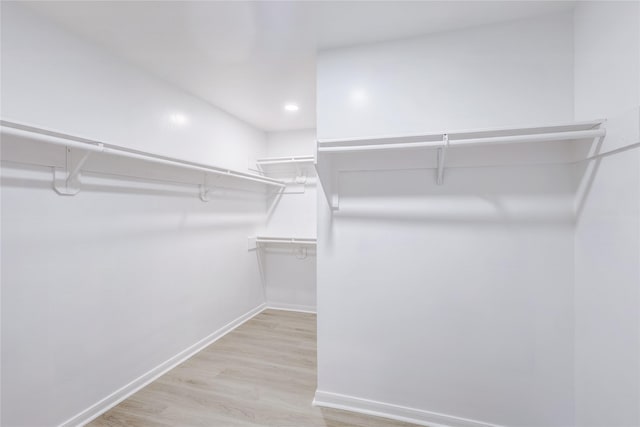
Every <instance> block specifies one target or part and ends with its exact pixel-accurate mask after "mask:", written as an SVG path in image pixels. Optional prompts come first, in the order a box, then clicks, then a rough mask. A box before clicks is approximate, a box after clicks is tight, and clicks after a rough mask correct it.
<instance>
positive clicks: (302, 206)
mask: <svg viewBox="0 0 640 427" xmlns="http://www.w3.org/2000/svg"><path fill="white" fill-rule="evenodd" d="M315 145H316V132H315V129H305V130H295V131H288V132H273V133H268V134H267V155H268V157H285V156H304V155H313V154H314V151H315ZM275 172H276V173H277V174H278V175H277V176H279V177H280V178H282V179H285V180H291V179H292V178H293V175H292V173H293V172H294V171H292V169H291V168H290V167H289V168H286V169H285V170H280V171H277V170H276V171H275ZM303 173H305V174H306V176H307V181H306V183H305V184H303V185H288V186H287V188H286V189H285V193H284V194H283V195H282V196H281V197H279V198H278V200H277V203H275V204H274V205H273V206H274V208H273V209H272V210H271V211H270V215H269V216H268V218H267V223H266V228H265V232H264V234H265V235H267V236H285V237H286V236H289V237H316V235H317V232H316V227H317V220H316V212H317V209H316V198H317V192H316V186H317V176H316V173H315V170H314V167H313V165H310V164H309V165H306V166H304V167H303ZM274 202H275V201H274ZM262 256H263V260H262V261H263V266H264V271H263V273H264V280H265V284H266V293H267V301H268V303H269V305H271V306H277V307H289V308H298V309H306V310H312V311H315V308H316V251H315V248H308V249H307V252H306V257H304V255H303V254H300V253H298V252H297V251H296V248H292V247H282V246H269V247H266V248H264V250H263V251H262ZM303 257H304V258H303ZM301 258H302V259H301Z"/></svg>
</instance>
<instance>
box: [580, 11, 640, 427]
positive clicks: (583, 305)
mask: <svg viewBox="0 0 640 427" xmlns="http://www.w3.org/2000/svg"><path fill="white" fill-rule="evenodd" d="M575 75H576V78H575V95H576V103H575V113H576V118H577V119H583V118H586V117H593V116H598V117H606V118H607V119H608V124H607V128H608V131H607V132H608V133H607V137H606V138H605V140H604V141H603V143H602V145H601V146H600V147H598V149H597V150H594V153H595V152H600V153H604V152H607V151H610V150H612V149H616V148H622V147H626V146H627V147H628V146H629V145H630V144H633V143H636V144H637V143H639V142H640V124H639V123H640V113H639V111H640V110H639V105H640V5H639V4H638V3H637V2H580V3H579V4H578V5H577V6H576V9H575ZM577 174H578V175H577V177H578V181H579V184H580V187H579V190H578V192H577V195H576V210H577V222H576V235H575V269H576V272H575V274H576V278H575V279H576V282H575V316H576V317H575V340H576V341H575V342H576V347H575V358H576V364H575V381H576V385H575V394H576V425H579V426H584V427H587V426H594V427H595V426H604V425H606V426H612V427H620V426H637V425H640V148H638V147H636V148H631V149H627V150H624V151H620V152H617V153H615V154H611V155H609V156H605V157H602V158H599V159H594V160H592V161H590V162H586V163H583V164H580V165H578V167H577Z"/></svg>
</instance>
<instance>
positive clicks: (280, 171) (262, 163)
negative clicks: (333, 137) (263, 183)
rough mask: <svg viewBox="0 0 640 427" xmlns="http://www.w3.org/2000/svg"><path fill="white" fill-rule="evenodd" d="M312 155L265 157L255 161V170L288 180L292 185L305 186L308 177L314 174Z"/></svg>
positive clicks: (313, 158)
mask: <svg viewBox="0 0 640 427" xmlns="http://www.w3.org/2000/svg"><path fill="white" fill-rule="evenodd" d="M315 161H316V160H315V156H314V155H306V156H288V157H266V158H262V159H257V160H256V167H257V170H258V171H259V172H260V173H261V174H263V175H265V176H271V177H273V178H278V179H282V178H286V179H290V180H292V181H290V182H291V183H294V184H305V183H306V182H307V178H308V177H309V175H311V174H314V173H315V169H314V167H313V165H314V164H315Z"/></svg>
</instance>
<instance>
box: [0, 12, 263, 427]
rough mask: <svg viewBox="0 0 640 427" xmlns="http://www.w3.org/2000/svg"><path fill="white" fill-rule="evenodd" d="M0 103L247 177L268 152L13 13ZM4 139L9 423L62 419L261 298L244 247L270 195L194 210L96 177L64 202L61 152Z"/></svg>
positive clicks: (190, 193) (148, 79)
mask: <svg viewBox="0 0 640 427" xmlns="http://www.w3.org/2000/svg"><path fill="white" fill-rule="evenodd" d="M1 101H2V113H3V117H7V118H11V119H13V120H17V121H24V122H29V123H33V124H38V125H41V126H49V127H52V128H56V129H59V130H61V131H64V132H68V133H72V134H74V133H79V134H82V135H85V136H88V137H92V138H97V139H103V140H105V141H106V142H115V143H121V144H123V145H127V146H129V147H134V148H138V149H145V150H149V151H153V152H157V153H162V154H168V155H175V156H177V157H182V158H187V159H191V160H196V161H201V162H214V163H218V164H227V165H228V166H233V167H237V168H243V169H246V167H247V158H248V155H249V154H251V155H253V156H254V157H255V156H256V155H264V153H265V149H266V144H265V136H264V134H263V133H262V132H260V131H257V130H255V129H253V128H251V127H249V126H247V125H245V124H243V123H242V122H240V121H238V120H235V119H233V118H232V117H230V116H228V115H226V114H224V113H222V112H220V111H219V110H217V109H215V108H212V107H210V106H208V105H207V104H204V103H202V102H200V101H199V100H197V99H194V98H192V97H190V96H187V95H185V94H183V93H181V92H179V91H177V90H174V89H172V88H171V87H168V86H165V85H164V84H163V83H162V82H160V81H158V80H155V79H154V78H153V77H152V76H148V75H146V74H144V73H141V72H138V71H137V70H136V69H134V68H131V67H129V66H128V65H126V64H124V63H122V62H119V61H118V60H117V59H115V58H112V57H110V56H109V55H108V54H106V53H104V52H101V51H100V50H99V49H98V48H97V47H96V46H91V45H88V44H85V43H83V42H82V41H81V40H77V39H75V38H74V37H73V36H71V35H69V34H66V33H64V32H62V31H59V30H58V29H57V28H55V27H53V26H50V25H49V24H47V23H46V22H44V21H41V20H40V19H39V18H37V17H33V16H30V15H29V14H27V13H24V12H23V11H22V10H21V8H20V6H17V5H14V4H9V3H3V4H2V99H1ZM172 111H179V112H181V114H183V115H184V116H185V118H186V119H187V122H186V123H184V126H183V127H179V123H173V124H172V125H170V124H169V122H166V121H165V116H164V114H165V113H168V112H172ZM172 114H173V113H172ZM178 121H180V120H178ZM174 125H175V126H176V127H175V128H174V127H172V126H174ZM2 144H3V146H2V159H3V162H2V187H1V190H2V224H1V225H2V248H1V249H2V260H1V263H2V421H1V424H2V425H3V426H53V425H59V424H61V423H63V422H65V421H66V420H68V419H71V418H72V417H74V416H76V415H77V414H79V413H81V412H82V411H84V410H87V409H88V408H90V407H91V405H94V404H96V403H98V402H99V401H100V400H101V399H103V398H105V397H107V396H108V395H110V394H111V393H114V392H116V391H117V390H118V389H120V388H121V387H123V386H125V385H127V384H129V383H130V382H132V381H134V380H136V379H137V378H139V377H140V376H142V375H143V374H145V373H147V372H148V371H150V370H151V369H153V368H155V367H157V366H158V365H160V364H161V363H162V362H165V361H167V360H168V359H170V358H171V357H173V356H174V355H176V354H178V353H180V352H181V351H183V350H185V349H187V348H188V347H190V346H191V345H193V344H195V343H197V342H198V341H200V340H201V339H203V338H205V337H207V336H209V335H210V334H212V333H213V332H214V331H217V330H219V329H220V328H221V327H223V326H224V325H226V324H228V323H229V322H230V321H232V320H233V319H236V318H238V317H239V316H241V315H243V314H244V313H247V312H248V311H249V310H251V309H253V308H255V307H256V306H258V305H259V304H261V303H262V302H264V290H263V288H262V285H261V282H260V273H259V269H258V264H257V263H256V260H255V256H254V255H253V254H250V253H248V252H247V236H248V235H255V233H256V231H257V230H258V229H259V228H262V226H263V225H264V218H265V196H264V194H262V193H255V192H248V191H232V190H224V191H220V192H218V193H217V195H216V196H215V198H214V200H213V201H212V202H209V203H204V202H202V201H201V200H200V199H199V198H198V195H197V187H195V186H194V185H191V186H185V185H168V184H163V183H160V182H155V181H148V180H136V179H128V178H121V177H115V176H109V175H104V174H97V175H92V176H83V182H84V186H83V189H82V191H81V192H80V193H79V194H78V195H76V196H73V197H62V196H59V195H57V194H56V193H55V192H54V191H53V189H52V184H51V177H52V172H51V168H50V167H49V166H46V165H51V164H58V165H60V164H64V151H63V150H62V149H61V148H60V147H54V148H52V147H50V146H44V145H36V144H34V143H27V142H24V141H13V140H10V139H9V138H3V141H2ZM107 160H109V161H108V162H107ZM27 163H31V165H29V164H27ZM87 165H88V166H87V167H89V168H91V169H103V170H107V171H108V170H114V168H116V169H118V168H119V169H126V173H127V174H134V175H136V174H139V175H141V176H142V175H146V174H151V175H153V176H156V177H162V176H165V175H166V174H167V173H170V174H171V176H172V177H174V178H175V180H176V181H180V180H182V179H186V178H189V179H188V180H187V181H189V180H192V179H193V176H191V175H190V174H187V175H189V176H183V174H184V173H183V172H178V171H175V170H165V169H163V168H158V167H149V166H148V165H144V164H140V162H135V161H122V160H120V161H117V160H116V161H113V159H106V157H105V158H103V159H102V160H101V159H100V158H98V157H92V158H91V159H90V160H89V163H87ZM196 182H197V181H196ZM76 421H77V422H78V421H81V420H76Z"/></svg>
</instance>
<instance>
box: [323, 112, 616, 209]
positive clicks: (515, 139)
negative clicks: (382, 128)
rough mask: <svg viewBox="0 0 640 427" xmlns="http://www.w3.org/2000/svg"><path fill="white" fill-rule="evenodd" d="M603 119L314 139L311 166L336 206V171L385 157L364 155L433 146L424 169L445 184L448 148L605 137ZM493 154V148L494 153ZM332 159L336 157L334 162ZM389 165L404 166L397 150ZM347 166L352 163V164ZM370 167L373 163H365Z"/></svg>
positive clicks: (411, 160) (411, 159)
mask: <svg viewBox="0 0 640 427" xmlns="http://www.w3.org/2000/svg"><path fill="white" fill-rule="evenodd" d="M604 123H605V120H604V119H601V120H591V121H584V122H572V123H563V124H554V125H545V126H528V127H519V128H494V129H479V130H462V131H447V132H437V133H425V134H411V135H397V136H380V137H364V138H360V137H359V138H343V139H320V140H318V145H317V149H318V153H317V154H318V162H317V164H316V167H317V169H318V172H319V176H320V179H321V181H322V184H323V189H324V191H325V195H326V196H327V201H328V203H329V205H330V206H331V207H332V209H339V203H340V202H339V201H340V197H339V174H340V172H341V171H354V170H355V171H357V170H369V171H370V170H376V169H378V170H379V169H380V165H381V164H383V163H385V162H386V161H387V158H386V157H385V158H384V159H383V158H381V157H380V155H378V156H377V157H376V158H375V159H373V160H372V156H373V154H371V155H369V156H367V154H368V153H383V152H389V158H391V152H400V151H403V150H417V149H437V161H436V163H435V164H433V166H426V167H427V168H434V169H436V175H435V179H436V183H437V184H438V185H442V184H443V183H444V170H445V167H446V159H447V151H448V150H451V149H456V148H458V147H482V146H504V145H507V144H524V143H556V142H572V141H596V140H600V141H601V140H602V138H604V137H605V136H606V129H605V128H604V126H603V124H604ZM494 153H495V152H494ZM418 158H419V156H415V155H411V156H407V157H406V165H407V167H408V168H416V167H417V162H416V159H418ZM334 159H336V160H335V161H334ZM393 159H394V163H393V165H394V166H393V169H394V170H397V169H401V168H402V167H403V165H404V164H405V162H404V161H402V160H400V159H402V156H400V155H399V154H398V153H395V154H394V155H393ZM351 165H355V166H354V167H351ZM371 165H377V166H373V167H370V166H371Z"/></svg>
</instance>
